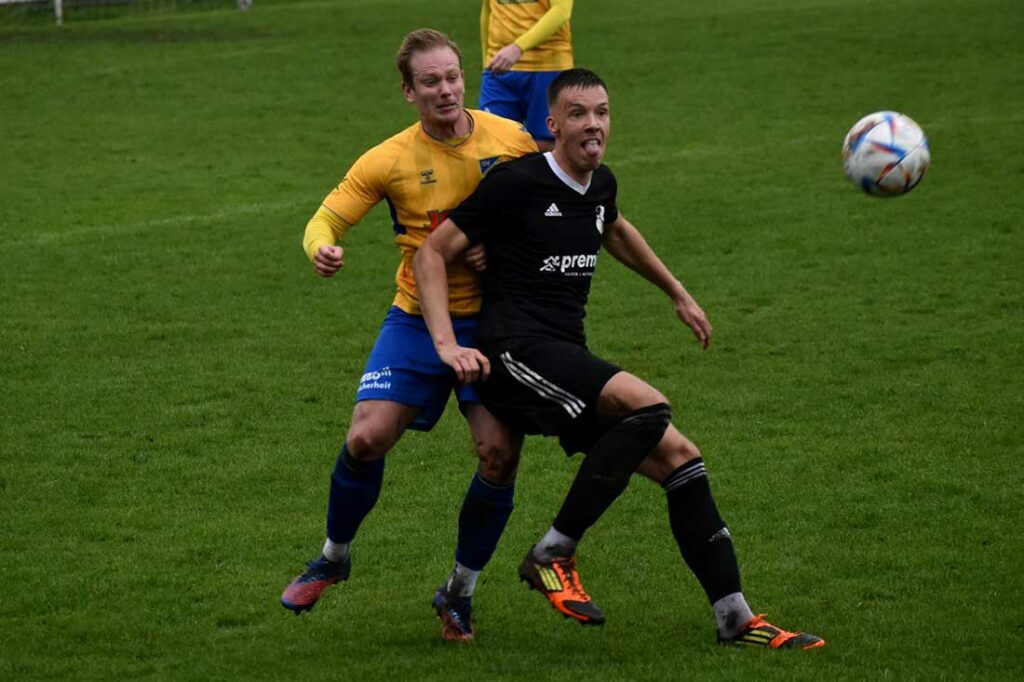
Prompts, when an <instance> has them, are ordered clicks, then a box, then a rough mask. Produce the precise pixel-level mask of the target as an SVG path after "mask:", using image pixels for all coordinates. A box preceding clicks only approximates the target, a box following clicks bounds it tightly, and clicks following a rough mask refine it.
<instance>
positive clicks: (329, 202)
mask: <svg viewBox="0 0 1024 682" xmlns="http://www.w3.org/2000/svg"><path fill="white" fill-rule="evenodd" d="M396 63H397V66H398V70H399V72H400V73H401V74H402V93H403V95H404V97H405V99H406V101H408V102H409V103H410V104H414V105H416V107H417V109H418V111H419V119H420V120H419V121H418V122H417V123H415V124H414V125H412V126H410V127H409V128H407V129H405V130H403V131H402V132H400V133H398V134H397V135H394V136H393V137H391V138H389V139H387V140H385V141H384V142H382V143H381V144H379V145H377V146H376V147H373V148H372V149H370V150H369V151H367V152H366V153H365V154H363V155H362V156H361V157H360V158H359V159H358V160H357V161H356V162H355V163H354V164H353V165H352V167H351V168H350V169H349V171H348V173H347V174H346V175H345V177H344V179H343V180H342V181H341V184H339V185H338V187H337V188H336V189H335V190H334V191H332V192H331V193H330V194H329V195H328V196H327V198H326V199H324V202H323V205H322V206H321V207H320V209H319V210H318V211H317V212H316V215H314V216H313V218H312V219H311V220H310V221H309V224H308V225H307V226H306V231H305V235H304V237H303V247H304V248H305V251H306V254H307V255H308V256H309V258H310V260H312V262H313V265H314V267H315V269H316V272H317V274H319V275H320V276H322V277H332V276H334V275H335V274H336V273H337V272H338V270H339V269H341V267H342V266H343V264H344V261H343V257H344V251H343V250H342V247H340V246H338V242H339V241H340V240H341V238H342V237H343V236H344V235H345V233H346V232H347V231H348V230H349V228H350V227H351V226H353V225H355V224H356V223H358V222H359V220H361V219H362V218H363V216H364V215H366V213H367V212H368V211H369V210H370V209H371V208H372V207H373V206H375V205H376V204H377V203H379V202H380V201H382V200H384V201H387V203H388V206H389V208H390V209H391V216H392V221H393V228H394V232H395V244H396V245H397V246H398V248H399V251H400V252H401V262H400V263H399V266H398V272H397V274H396V276H395V281H396V283H397V293H396V295H395V300H394V304H393V305H392V307H391V309H390V311H389V312H388V314H387V317H386V318H385V320H384V323H383V325H382V327H381V331H380V334H379V336H378V337H377V341H376V343H375V345H374V348H373V350H372V351H371V353H370V358H369V360H368V361H367V363H366V368H365V370H364V373H363V376H362V379H361V381H360V385H359V389H358V391H357V393H356V406H355V409H354V411H353V414H352V422H351V424H350V426H349V430H348V433H347V434H346V437H345V442H344V444H343V445H342V448H341V453H340V454H339V456H338V460H337V464H336V465H335V468H334V472H333V474H332V476H331V486H330V494H329V498H328V505H327V540H326V542H325V544H324V548H323V552H322V554H321V555H320V556H319V557H318V558H317V559H314V560H313V561H310V562H309V564H308V569H307V570H306V571H304V572H303V573H302V574H300V575H299V576H297V577H296V578H295V579H294V580H292V582H291V583H290V584H289V585H288V587H287V588H286V589H285V591H284V593H283V594H282V595H281V603H282V604H283V605H284V606H285V607H286V608H288V609H291V610H292V611H294V612H295V613H296V614H298V613H301V612H302V611H305V610H308V609H311V608H313V605H314V604H315V603H316V601H317V600H318V599H319V598H320V595H321V594H322V593H323V591H324V590H325V589H327V588H328V587H330V586H331V585H335V584H337V583H338V582H340V581H342V580H347V579H348V576H349V573H350V570H351V553H350V544H351V542H352V539H353V538H354V537H355V534H356V530H357V529H358V527H359V524H360V523H361V522H362V520H363V519H364V518H365V517H366V515H367V514H368V513H369V512H370V510H371V509H372V508H373V506H374V505H375V504H376V502H377V497H378V496H379V494H380V489H381V481H382V478H383V472H384V456H385V454H387V452H388V451H389V450H390V449H391V448H392V447H393V446H394V444H395V443H396V442H397V441H398V440H399V438H401V436H402V434H403V433H404V432H405V430H406V429H409V428H412V429H418V430H424V431H426V430H430V429H431V428H432V427H433V425H434V424H435V423H436V422H437V420H438V419H439V418H440V416H441V413H442V412H443V411H444V408H445V405H446V404H447V402H448V398H449V396H450V394H451V393H452V391H453V390H454V391H455V392H456V395H457V397H458V400H459V406H460V409H461V410H462V412H463V414H464V415H465V417H466V420H467V422H468V423H469V427H470V431H471V433H472V437H473V442H474V443H475V444H476V449H477V454H478V456H479V459H480V465H479V468H478V470H477V472H476V474H475V475H474V476H473V480H472V482H471V483H470V486H469V489H468V491H467V492H466V497H465V500H464V501H463V506H462V512H461V514H460V517H459V539H458V545H457V547H456V553H455V558H456V564H455V570H454V571H453V572H452V576H451V577H450V578H449V580H448V581H447V582H446V583H445V584H444V585H443V586H442V587H441V588H439V589H438V590H437V593H436V594H435V596H434V607H435V609H437V612H438V615H439V616H440V617H441V621H442V636H443V637H444V638H445V639H472V636H473V629H472V601H471V599H472V594H473V589H474V586H475V584H476V579H477V576H478V575H479V573H480V571H481V570H482V569H483V567H484V565H485V564H486V563H487V561H488V560H489V559H490V557H491V555H492V554H493V552H494V549H495V547H496V546H497V543H498V539H499V537H500V536H501V533H502V531H503V530H504V527H505V523H506V521H507V520H508V517H509V514H511V512H512V498H513V486H514V479H515V470H516V466H517V464H518V460H519V450H520V447H521V445H522V437H521V436H518V435H514V434H512V432H510V431H509V430H508V429H506V428H505V427H504V426H503V425H502V424H501V423H500V422H499V421H497V420H496V419H494V417H492V416H491V415H490V413H488V412H487V410H486V409H485V408H484V407H483V406H482V405H481V404H480V400H479V398H478V397H477V395H476V392H475V389H474V388H473V387H472V386H471V385H460V384H459V383H458V381H457V379H456V375H455V372H453V371H452V370H451V369H450V368H449V367H448V366H447V365H445V364H444V363H442V362H441V360H440V359H439V358H438V357H437V353H436V352H435V351H434V347H433V342H432V340H431V338H430V334H429V332H428V331H427V327H426V324H425V323H424V321H423V318H422V316H421V313H420V306H419V299H418V295H417V292H416V282H415V279H414V278H413V271H412V257H413V255H415V253H416V250H417V249H418V248H419V246H420V245H421V244H422V243H423V242H424V241H425V240H426V238H427V237H428V236H429V234H430V232H431V230H433V229H434V228H436V227H437V226H438V225H440V224H441V222H442V221H443V220H444V218H445V213H446V212H447V211H448V210H449V209H452V208H454V207H455V206H457V205H458V204H459V203H460V202H461V201H462V200H463V199H465V198H466V197H467V196H468V195H469V194H470V193H471V192H472V191H473V189H474V188H475V187H476V185H477V184H478V183H479V182H480V180H481V178H483V176H484V175H485V174H486V173H487V172H488V171H489V170H490V169H491V168H492V167H494V166H495V165H496V164H498V163H500V162H502V161H507V160H509V159H512V158H517V157H519V156H522V155H524V154H527V153H530V152H535V151H536V149H537V148H536V145H535V144H534V143H533V141H532V139H531V138H530V136H529V134H527V132H526V131H525V130H524V129H523V128H522V127H521V126H520V125H519V124H517V123H514V122H512V121H509V120H508V119H505V118H501V117H499V116H495V115H492V114H488V113H486V112H482V111H470V110H467V109H465V108H464V106H463V95H464V91H465V83H464V75H463V71H462V57H461V54H460V52H459V48H458V46H457V45H456V44H455V43H454V42H452V41H451V40H450V39H449V38H448V37H447V36H445V35H444V34H442V33H439V32H437V31H433V30H431V29H420V30H418V31H413V32H412V33H410V34H409V35H407V36H406V37H405V39H404V40H403V42H402V46H401V47H400V49H399V51H398V55H397V57H396ZM449 297H450V300H451V306H450V313H451V315H452V317H453V318H454V321H455V327H456V329H457V330H458V334H459V338H460V343H463V342H464V343H465V344H466V345H472V343H473V337H474V335H475V331H476V314H477V312H479V310H480V283H479V278H478V276H477V274H476V273H475V271H474V270H473V268H472V267H470V266H469V265H468V264H467V263H464V262H462V263H459V264H458V265H456V266H455V267H454V268H453V271H452V279H451V287H450V288H449Z"/></svg>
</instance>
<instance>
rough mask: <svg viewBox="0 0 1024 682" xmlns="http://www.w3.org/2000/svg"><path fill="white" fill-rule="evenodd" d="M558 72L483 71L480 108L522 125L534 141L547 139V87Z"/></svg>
mask: <svg viewBox="0 0 1024 682" xmlns="http://www.w3.org/2000/svg"><path fill="white" fill-rule="evenodd" d="M560 73H561V71H509V72H507V73H503V74H501V75H500V76H497V75H495V74H493V73H491V72H490V70H489V69H485V70H484V75H483V77H482V78H481V79H480V108H481V109H483V110H484V111H489V112H490V113H492V114H497V115H498V116H502V117H504V118H510V119H512V120H513V121H519V122H520V123H523V124H525V125H526V129H527V130H528V131H530V135H532V136H533V139H535V140H551V139H554V138H552V137H551V133H550V132H548V124H547V119H548V86H549V85H551V81H553V80H555V76H557V75H558V74H560Z"/></svg>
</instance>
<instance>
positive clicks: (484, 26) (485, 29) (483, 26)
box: [480, 0, 491, 69]
mask: <svg viewBox="0 0 1024 682" xmlns="http://www.w3.org/2000/svg"><path fill="white" fill-rule="evenodd" d="M490 24H491V4H490V2H489V1H488V0H484V1H483V6H482V7H481V8H480V56H481V57H482V58H483V60H484V68H485V69H486V68H487V35H488V33H489V32H490Z"/></svg>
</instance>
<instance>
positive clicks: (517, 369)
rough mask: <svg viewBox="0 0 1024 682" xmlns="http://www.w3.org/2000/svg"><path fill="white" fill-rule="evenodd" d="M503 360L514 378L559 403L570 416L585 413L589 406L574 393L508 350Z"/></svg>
mask: <svg viewBox="0 0 1024 682" xmlns="http://www.w3.org/2000/svg"><path fill="white" fill-rule="evenodd" d="M501 362H502V364H503V365H505V369H507V370H508V372H509V374H511V375H512V378H513V379H515V380H516V381H518V382H519V383H521V384H522V385H524V386H526V387H527V388H529V389H531V390H533V392H534V393H536V394H537V395H539V396H541V397H542V398H547V399H548V400H551V401H553V402H556V403H558V404H559V405H561V406H562V407H563V408H564V409H565V411H566V412H568V413H569V416H570V417H573V418H574V419H575V418H576V417H578V416H580V415H581V414H582V413H583V408H585V407H586V406H587V405H586V403H584V402H583V401H582V400H580V399H579V398H577V397H576V396H574V395H573V394H572V393H569V392H568V391H566V390H565V389H563V388H559V387H558V386H556V385H555V384H553V383H551V382H550V381H548V380H547V379H545V378H544V377H542V376H541V375H539V374H537V373H536V372H535V371H533V370H532V369H530V368H529V367H527V366H526V365H524V364H523V363H521V362H520V361H518V360H514V359H513V358H512V356H511V355H510V354H509V353H508V352H505V353H502V354H501Z"/></svg>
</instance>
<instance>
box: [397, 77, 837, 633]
mask: <svg viewBox="0 0 1024 682" xmlns="http://www.w3.org/2000/svg"><path fill="white" fill-rule="evenodd" d="M548 102H549V108H550V111H551V115H550V117H549V118H548V126H549V128H550V130H551V133H552V135H553V136H554V138H555V148H554V150H553V151H551V152H547V153H544V154H534V155H531V156H527V157H524V158H522V159H519V160H516V161H512V162H509V163H506V164H503V165H501V166H498V167H497V168H495V169H494V170H492V171H491V172H490V174H489V175H488V176H487V177H486V178H485V179H484V180H483V182H481V184H480V185H479V186H478V188H477V190H476V191H475V192H474V193H473V194H472V195H471V196H470V197H469V198H468V199H466V200H465V202H463V203H462V204H461V205H460V206H459V207H458V208H457V209H455V210H454V211H452V212H451V213H450V214H449V216H448V219H447V220H445V221H444V222H443V223H442V224H441V225H440V226H439V227H438V229H437V230H436V231H435V232H434V233H433V234H432V235H431V237H430V238H429V239H428V240H427V242H426V243H425V244H424V245H423V246H422V247H420V249H419V251H418V253H417V255H416V258H415V260H414V268H415V275H416V280H417V285H418V287H419V292H420V301H421V304H422V307H423V311H424V317H425V319H426V322H427V325H428V327H429V328H430V331H431V334H432V336H433V339H434V345H435V347H436V349H437V352H438V355H439V356H440V357H441V359H442V360H443V361H444V362H445V363H446V364H448V365H449V366H451V367H452V368H453V369H454V370H455V372H456V374H457V375H458V377H459V379H460V381H464V382H472V381H477V380H479V389H480V394H481V398H482V399H483V401H484V405H485V406H486V407H487V409H489V410H490V411H491V412H493V413H494V415H495V416H497V417H498V418H499V419H500V420H502V421H503V422H505V423H506V425H508V426H510V427H512V428H514V429H517V430H519V431H521V432H523V433H529V434H543V435H547V436H557V437H558V438H559V441H560V443H561V445H562V447H563V448H564V449H565V451H566V453H568V454H572V453H574V452H584V453H586V457H585V459H584V461H583V463H582V465H581V466H580V468H579V471H578V472H577V475H576V478H575V480H574V481H573V484H572V486H571V487H570V489H569V492H568V494H567V495H566V497H565V500H564V502H563V504H562V507H561V509H560V510H559V512H558V515H557V516H556V517H555V520H554V522H553V523H552V525H551V528H550V529H549V530H548V532H547V534H546V535H545V536H544V537H543V538H542V539H541V540H540V542H538V543H537V544H536V545H534V546H533V547H532V548H531V549H530V551H529V553H527V555H526V558H525V559H524V560H523V562H522V564H521V565H520V568H519V574H520V577H521V578H522V579H523V580H525V581H527V582H528V583H529V584H530V586H531V587H533V588H535V589H537V590H539V591H540V592H541V593H542V594H544V595H545V596H546V597H547V599H548V601H549V602H550V603H551V604H552V606H554V608H555V609H557V610H558V611H560V612H561V613H563V614H565V615H566V616H569V617H571V618H574V619H576V620H577V621H579V622H581V623H584V624H601V623H603V622H604V615H603V614H602V612H601V610H600V609H599V608H598V607H597V606H596V605H595V604H594V602H593V601H592V600H591V598H590V596H589V595H588V594H587V593H586V591H585V590H584V589H583V587H582V585H581V584H580V578H579V573H578V571H577V568H576V558H575V553H576V546H577V544H578V543H579V541H580V539H581V538H582V537H583V534H584V533H585V532H586V530H587V529H588V528H589V527H590V526H592V525H593V524H594V523H595V522H596V521H597V519H598V518H600V516H601V514H603V513H604V511H605V510H606V509H607V508H608V507H609V506H610V505H611V504H612V502H614V501H615V499H616V498H617V497H618V496H619V495H620V494H621V493H622V491H623V490H625V488H626V485H627V484H628V483H629V479H630V477H631V476H632V474H633V473H634V472H639V473H641V474H643V475H644V476H646V477H648V478H650V479H652V480H654V481H656V482H658V483H660V484H661V485H662V487H663V488H664V490H665V492H666V496H667V498H668V507H669V519H670V523H671V527H672V532H673V535H674V536H675V538H676V541H677V543H678V545H679V549H680V552H681V553H682V555H683V558H684V560H685V561H686V563H687V565H688V566H689V567H690V569H691V570H692V571H693V573H694V574H695V575H696V577H697V579H698V581H699V582H700V584H701V586H702V587H703V588H704V591H705V593H706V594H707V596H708V599H709V601H710V602H711V604H712V606H713V608H714V611H715V616H716V621H717V629H718V639H719V641H722V642H736V643H745V644H753V645H759V646H764V647H768V648H773V649H781V648H787V649H788V648H800V649H810V648H814V647H818V646H822V645H824V643H825V642H824V640H823V639H821V638H820V637H816V636H814V635H810V634H806V633H800V632H788V631H785V630H782V629H781V628H778V627H776V626H774V625H771V624H770V623H768V622H767V621H765V620H764V618H763V616H755V615H754V614H753V612H752V611H751V610H750V607H749V606H748V605H747V602H746V599H745V598H744V596H743V593H742V592H741V590H740V578H739V567H738V565H737V562H736V556H735V553H734V551H733V546H732V539H731V536H730V534H729V530H728V528H727V527H726V525H725V522H724V521H723V520H722V518H721V516H719V514H718V510H717V508H716V506H715V503H714V500H713V499H712V496H711V489H710V487H709V485H708V479H707V474H706V470H705V466H704V462H703V460H702V459H701V456H700V451H699V450H698V449H697V447H696V446H695V445H694V444H693V443H692V442H690V440H689V439H687V438H686V437H685V436H684V435H683V434H681V433H680V432H679V431H678V430H677V429H676V428H675V427H674V426H673V425H672V423H671V416H672V412H671V407H670V405H669V404H668V400H667V399H666V398H665V396H664V395H662V394H661V393H660V392H659V391H658V390H657V389H655V388H653V387H652V386H650V385H649V384H647V383H646V382H644V381H642V380H641V379H639V378H637V377H636V376H634V375H632V374H629V373H628V372H624V371H622V370H620V369H619V368H618V367H616V366H615V365H613V364H611V363H609V362H606V361H605V360H602V359H601V358H598V357H597V356H595V355H593V354H591V353H590V351H589V350H588V349H587V347H586V337H585V335H584V330H583V317H584V315H585V307H586V303H587V297H588V295H589V292H590V282H591V279H592V277H593V274H594V269H595V267H596V265H597V260H598V254H599V252H600V250H601V248H602V247H603V248H604V249H605V250H607V251H608V252H609V253H610V254H611V255H612V256H614V257H615V258H616V259H618V260H619V261H621V262H622V263H624V264H625V265H626V266H628V267H629V268H631V269H632V270H634V271H636V272H637V273H639V274H640V275H641V276H643V277H645V278H646V279H648V280H650V281H651V282H652V283H654V284H655V285H657V286H658V287H659V288H660V289H661V290H662V291H664V292H665V293H666V294H667V295H668V296H669V297H670V298H671V299H672V301H673V304H674V305H675V309H676V313H677V315H678V316H679V318H680V319H681V320H682V321H683V322H684V323H685V324H686V325H687V326H688V327H690V329H691V330H692V331H693V333H694V335H695V336H696V337H697V339H698V341H699V342H700V343H701V345H702V346H703V347H704V348H707V346H708V343H709V342H710V340H711V331H712V330H711V325H710V324H709V323H708V320H707V317H706V316H705V314H704V311H703V310H702V309H701V308H700V306H699V305H697V302H696V301H694V300H693V297H691V296H690V294H689V293H687V291H686V289H685V288H684V287H683V285H682V284H681V283H680V282H679V281H678V280H677V279H676V278H675V277H674V276H673V275H672V273H671V272H669V271H668V269H667V268H666V267H665V265H664V264H663V263H662V262H661V260H660V259H659V258H658V257H657V255H655V253H654V252H653V251H652V250H651V248H650V247H649V246H648V244H647V242H646V241H645V240H644V238H643V237H642V236H641V235H640V233H639V232H638V231H637V230H636V228H635V227H633V225H632V224H630V223H629V221H627V220H626V219H625V218H623V217H622V216H621V215H620V214H619V211H618V207H617V205H616V183H615V176H614V175H612V172H611V170H609V169H608V167H607V166H604V165H603V164H602V163H601V161H602V159H603V158H604V150H605V145H606V143H607V138H608V134H609V131H610V113H609V103H608V92H607V88H606V87H605V84H604V82H603V81H602V80H601V79H600V78H599V77H598V76H597V75H596V74H594V73H593V72H591V71H588V70H586V69H570V70H568V71H565V72H563V73H562V74H561V75H559V76H558V77H557V78H556V79H555V80H554V81H553V82H552V84H551V87H550V89H549V93H548ZM477 243H482V244H484V245H485V247H486V250H487V270H486V272H485V275H484V300H483V308H482V310H481V312H480V318H479V327H478V331H477V348H466V347H463V346H459V345H457V343H456V341H455V335H454V333H453V331H452V324H451V318H450V317H449V314H448V299H447V275H446V264H447V263H448V262H450V261H451V260H452V259H453V258H454V257H455V256H456V255H457V254H459V253H461V252H462V251H463V250H465V249H466V248H468V247H469V246H470V245H472V244H477Z"/></svg>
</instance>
